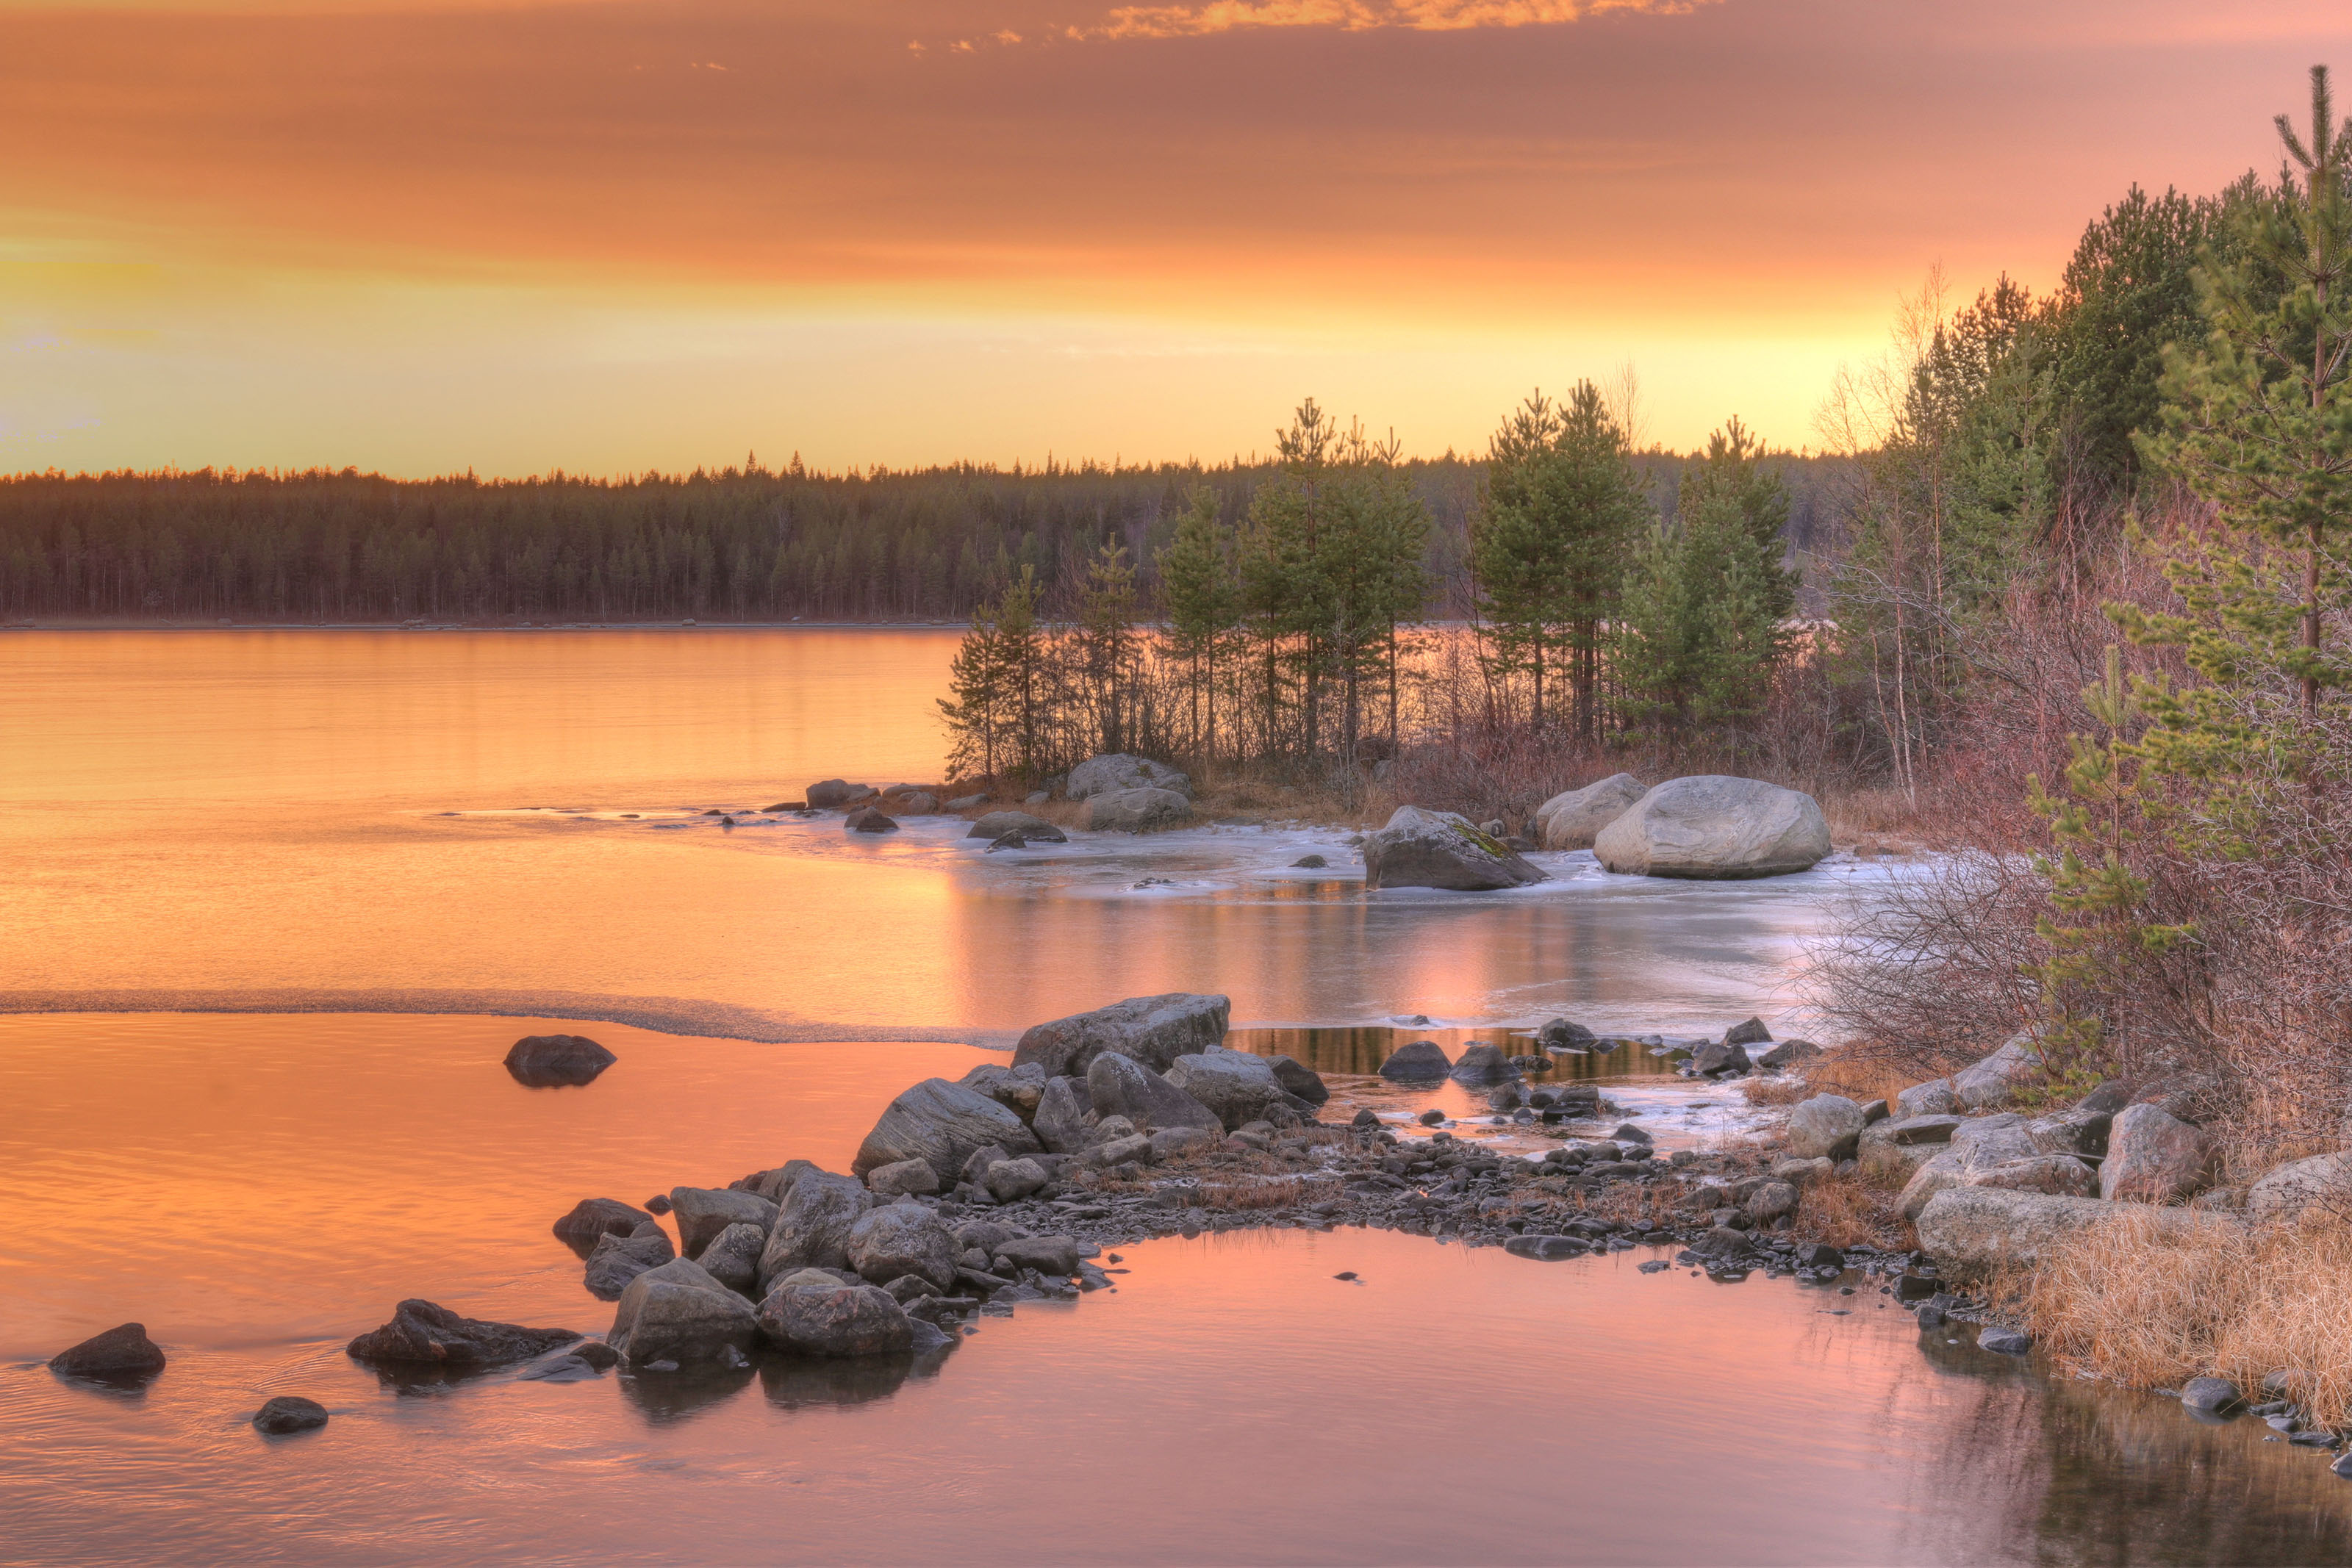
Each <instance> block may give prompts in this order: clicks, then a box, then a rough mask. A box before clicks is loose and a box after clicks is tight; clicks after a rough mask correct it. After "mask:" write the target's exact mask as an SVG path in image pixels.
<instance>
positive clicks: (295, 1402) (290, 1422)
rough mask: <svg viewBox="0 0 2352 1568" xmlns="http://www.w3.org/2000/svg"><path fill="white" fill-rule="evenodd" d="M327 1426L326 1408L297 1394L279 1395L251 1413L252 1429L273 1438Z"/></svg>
mask: <svg viewBox="0 0 2352 1568" xmlns="http://www.w3.org/2000/svg"><path fill="white" fill-rule="evenodd" d="M326 1424H327V1407H326V1406H323V1405H321V1404H320V1403H319V1402H318V1401H317V1400H315V1399H305V1398H303V1397H302V1396H300V1395H299V1394H280V1395H279V1396H277V1397H276V1398H275V1399H272V1400H270V1401H268V1403H267V1404H265V1405H263V1406H262V1407H261V1408H260V1409H258V1410H257V1411H255V1412H254V1413H253V1425H254V1429H255V1430H257V1431H260V1432H266V1433H268V1435H269V1436H271V1437H284V1436H285V1435H286V1434H287V1433H289V1432H310V1431H315V1430H317V1429H318V1428H319V1427H323V1426H325V1425H326Z"/></svg>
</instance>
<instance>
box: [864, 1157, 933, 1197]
mask: <svg viewBox="0 0 2352 1568" xmlns="http://www.w3.org/2000/svg"><path fill="white" fill-rule="evenodd" d="M866 1190H867V1191H868V1192H871V1193H872V1194H873V1195H874V1196H875V1197H906V1196H907V1195H908V1194H909V1193H929V1192H937V1191H939V1190H940V1173H939V1172H937V1171H935V1170H933V1169H932V1168H931V1162H930V1161H929V1160H900V1161H899V1162H898V1164H897V1165H895V1166H875V1167H874V1168H873V1169H872V1170H870V1171H867V1172H866Z"/></svg>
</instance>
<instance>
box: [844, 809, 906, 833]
mask: <svg viewBox="0 0 2352 1568" xmlns="http://www.w3.org/2000/svg"><path fill="white" fill-rule="evenodd" d="M841 831H843V832H845V833H895V832H897V831H898V822H897V821H896V820H894V819H892V818H890V817H887V816H885V815H883V814H882V812H881V810H879V809H878V808H877V807H873V806H860V807H858V808H857V809H856V810H854V811H852V812H850V813H849V815H847V816H846V817H844V818H843V819H842V820H841Z"/></svg>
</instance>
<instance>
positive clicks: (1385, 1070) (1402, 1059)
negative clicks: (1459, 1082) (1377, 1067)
mask: <svg viewBox="0 0 2352 1568" xmlns="http://www.w3.org/2000/svg"><path fill="white" fill-rule="evenodd" d="M1452 1071H1454V1059H1453V1058H1452V1057H1450V1056H1448V1055H1446V1054H1445V1048H1444V1046H1442V1045H1440V1044H1438V1043H1437V1042H1436V1041H1435V1040H1414V1041H1413V1042H1412V1044H1410V1045H1401V1046H1398V1047H1397V1048H1396V1049H1395V1050H1394V1051H1391V1052H1389V1059H1388V1060H1387V1061H1383V1062H1381V1077H1383V1078H1385V1079H1387V1080H1388V1081H1389V1082H1391V1083H1434V1082H1437V1081H1438V1080H1439V1079H1442V1078H1444V1077H1445V1076H1446V1075H1447V1074H1448V1073H1450V1072H1452Z"/></svg>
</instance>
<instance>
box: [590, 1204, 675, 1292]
mask: <svg viewBox="0 0 2352 1568" xmlns="http://www.w3.org/2000/svg"><path fill="white" fill-rule="evenodd" d="M675 1257H677V1249H674V1248H672V1247H671V1246H670V1244H669V1232H668V1231H667V1230H664V1229H663V1228H661V1227H660V1226H658V1225H656V1224H655V1223H654V1222H653V1221H652V1220H650V1219H648V1220H646V1223H644V1224H643V1225H640V1226H639V1227H637V1228H636V1229H635V1230H634V1231H632V1232H630V1233H629V1234H628V1235H626V1236H611V1235H606V1236H600V1237H598V1238H597V1239H596V1246H595V1249H593V1251H591V1252H590V1253H589V1254H588V1261H587V1264H586V1266H585V1267H584V1268H583V1270H582V1273H581V1281H580V1282H581V1283H582V1284H583V1285H585V1286H586V1287H587V1288H588V1293H589V1294H590V1295H592V1296H593V1297H595V1298H596V1299H597V1300H598V1301H616V1300H618V1299H619V1297H620V1294H621V1292H622V1291H625V1290H627V1289H628V1288H629V1281H632V1280H634V1279H635V1278H636V1277H637V1276H638V1275H640V1274H642V1273H644V1272H645V1271H646V1270H648V1269H658V1268H660V1267H661V1266H662V1265H663V1264H665V1263H667V1262H668V1261H669V1260H671V1259H672V1258H675Z"/></svg>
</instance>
